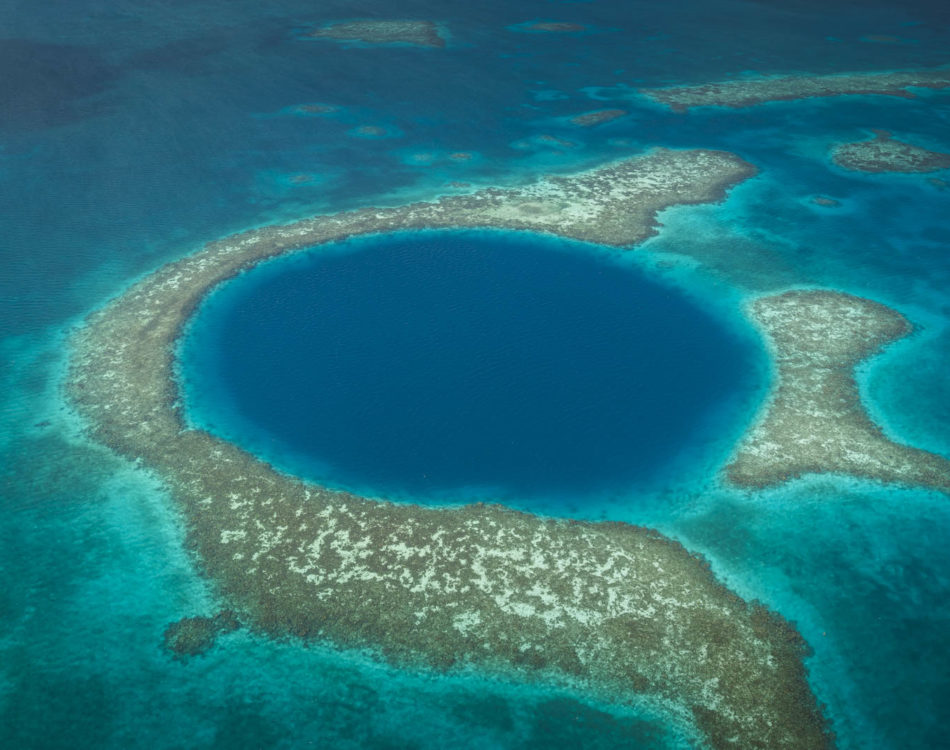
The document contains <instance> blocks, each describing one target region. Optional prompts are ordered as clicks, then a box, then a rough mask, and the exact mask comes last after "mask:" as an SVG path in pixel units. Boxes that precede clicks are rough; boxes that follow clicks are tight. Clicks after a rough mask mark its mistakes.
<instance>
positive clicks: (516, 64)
mask: <svg viewBox="0 0 950 750" xmlns="http://www.w3.org/2000/svg"><path fill="white" fill-rule="evenodd" d="M394 12H395V13H397V14H398V15H399V16H400V17H422V18H433V19H435V20H438V21H440V22H441V23H443V24H444V25H445V27H446V28H447V29H449V30H450V32H451V39H450V41H449V44H448V46H447V48H446V49H444V50H414V49H396V48H387V49H372V48H362V49H346V48H344V47H340V46H338V45H335V44H332V43H325V42H314V41H304V40H302V39H301V38H300V32H301V30H305V29H306V28H307V27H308V26H310V25H317V24H321V23H324V22H327V21H332V20H336V19H340V18H352V17H358V16H361V15H377V14H378V15H380V16H385V15H387V14H390V13H394ZM948 13H950V11H948V6H947V4H946V3H943V2H920V1H919V0H911V1H909V2H903V3H900V4H896V3H892V2H883V1H880V2H867V3H860V4H856V3H844V2H842V3H827V2H817V1H812V0H808V1H805V0H796V1H793V2H787V3H781V4H776V3H761V2H751V1H739V0H734V1H733V0H728V1H727V0H715V2H707V1H704V2H698V0H697V1H696V2H690V1H688V0H683V2H674V3H667V4H665V5H662V4H661V5H657V4H656V3H646V2H628V3H613V2H606V1H605V0H604V1H600V2H596V1H595V2H585V3H549V2H540V1H539V2H524V3H516V4H513V3H495V2H486V3H478V4H460V3H456V4H451V5H448V4H445V3H431V2H424V1H419V2H416V1H412V2H410V1H408V0H407V1H406V2H402V3H399V4H398V8H396V9H395V10H394V7H393V6H392V4H391V3H389V4H385V5H384V4H380V3H369V4H366V3H364V4H362V5H361V6H359V7H356V6H354V5H353V4H352V3H349V2H344V1H343V0H336V1H335V2H332V3H322V4H319V7H318V6H317V5H315V4H314V3H312V2H302V1H300V2H296V1H292V0H288V1H287V2H282V3H280V4H279V5H275V4H262V3H259V2H246V1H244V0H237V1H236V2H229V3H226V4H225V3H222V2H189V3H182V2H150V3H144V2H140V0H116V2H111V3H109V4H108V5H107V6H106V5H103V4H101V3H92V2H61V1H58V2H49V3H29V4H27V3H20V2H13V1H12V0H7V1H5V2H0V22H2V28H3V35H4V36H5V37H6V39H4V40H0V67H2V72H3V73H4V75H3V76H0V105H2V110H3V113H4V116H3V118H0V222H2V228H3V234H2V241H0V243H2V244H0V256H2V260H3V264H2V266H0V269H2V270H0V335H3V336H4V338H3V340H2V342H0V384H2V390H0V392H2V393H3V401H2V404H0V450H2V455H0V502H2V514H0V571H2V574H3V577H4V580H5V581H6V582H7V585H5V586H3V587H0V744H2V745H3V746H4V747H6V746H9V747H40V748H47V747H48V748H60V747H63V748H64V747H70V748H94V747H95V748H100V747H123V748H125V747H129V746H142V747H146V746H147V747H169V748H171V747H182V746H189V747H202V748H212V747H229V748H233V747H249V748H250V747H261V746H276V747H310V746H318V747H344V748H348V747H444V746H459V747H499V748H502V747H504V748H508V747H511V748H529V747H539V748H540V747H558V746H562V747H578V746H582V747H596V746H598V745H597V743H600V745H599V746H601V747H615V746H624V745H626V746H634V747H640V746H642V747H663V746H666V745H668V744H670V743H672V742H674V740H672V739H670V738H669V737H667V736H666V735H665V734H664V732H663V730H662V729H661V728H657V726H656V725H655V724H644V723H642V722H639V721H638V719H637V718H636V717H635V716H631V715H630V714H629V713H627V714H624V713H622V712H620V711H618V710H616V709H609V710H608V709H607V708H606V707H603V706H601V707H583V706H581V705H580V704H579V703H577V702H570V700H569V698H568V697H566V696H563V695H552V694H550V692H549V691H548V692H546V691H545V688H544V686H538V687H537V689H535V688H532V689H531V690H528V689H526V688H515V687H512V686H507V685H498V684H487V683H485V682H479V681H477V680H472V681H469V682H466V681H464V680H463V681H454V680H448V679H437V678H434V677H430V676H424V675H423V676H419V675H404V674H396V673H392V672H388V671H385V670H380V669H378V668H374V667H369V666H366V665H363V664H361V663H360V662H359V661H358V660H356V659H354V658H351V657H345V656H343V657H341V656H339V655H333V654H329V653H327V654H316V653H315V652H313V651H305V650H302V649H300V648H298V647H297V646H296V645H295V644H292V643H288V644H270V643H266V642H262V641H258V640H256V639H254V638H253V637H251V636H248V635H246V634H235V635H234V636H231V637H229V638H227V639H225V640H224V641H223V642H222V643H221V645H220V646H219V648H217V649H216V650H215V651H213V652H212V653H211V654H209V655H208V656H206V657H204V658H201V659H196V660H193V661H192V662H190V663H188V664H186V665H182V664H179V663H176V662H172V661H171V660H169V659H168V657H167V656H166V655H165V654H163V653H162V651H161V650H160V648H159V643H160V637H161V632H162V630H163V629H164V627H165V625H166V624H167V623H168V622H170V621H172V620H175V619H178V618H180V617H183V616H188V615H193V614H198V613H209V612H213V611H214V610H215V609H216V608H217V607H219V606H220V603H219V602H217V601H215V597H214V592H213V590H212V589H211V587H210V586H209V584H208V582H207V581H205V580H203V579H201V578H199V577H198V576H196V574H195V572H194V568H193V566H192V564H191V561H190V560H189V559H188V557H187V555H186V554H185V553H184V552H183V551H182V534H181V530H180V519H179V518H178V517H177V515H176V513H175V510H174V508H173V507H171V506H170V504H169V501H168V499H167V497H165V496H164V495H163V493H162V491H161V489H160V487H159V486H158V485H157V483H156V482H155V481H154V480H152V479H150V478H149V477H147V476H142V473H141V472H139V471H137V470H135V469H133V468H130V467H129V466H128V465H126V464H123V463H121V462H119V461H117V460H115V459H113V458H111V457H110V456H109V455H108V454H107V453H106V452H105V451H103V450H102V449H99V448H97V447H95V446H90V445H89V444H88V443H87V442H86V440H85V439H84V438H83V437H82V435H81V434H80V433H79V430H78V427H77V426H76V425H74V424H73V423H72V421H71V420H70V418H69V415H68V413H67V412H65V411H63V409H62V401H61V397H60V394H59V392H58V390H57V387H56V386H57V378H58V377H59V375H60V373H61V370H62V364H63V357H64V352H63V342H64V333H65V331H66V330H67V329H68V328H69V326H71V325H73V324H75V323H76V322H77V320H78V318H77V316H79V315H81V314H82V313H84V312H85V311H87V310H90V309H92V308H94V307H96V306H98V305H100V304H102V302H103V301H104V300H105V299H107V298H108V297H109V296H110V295H113V294H115V293H117V292H118V291H120V290H121V289H122V288H123V287H124V286H125V285H126V284H128V283H129V282H130V281H131V280H132V279H134V278H135V277H137V276H138V275H140V274H142V273H146V272H147V271H149V270H151V269H152V268H154V267H155V266H157V265H158V264H160V263H161V262H164V261H166V260H169V259H172V258H175V257H178V256H179V255H181V254H182V253H185V252H188V251H190V250H192V249H194V248H195V247H197V246H198V245H199V244H200V243H202V242H204V241H206V240H208V239H211V238H214V237H216V236H220V235H223V234H227V233H229V232H231V231H234V230H237V229H240V228H242V227H246V226H251V225H258V224H262V223H267V222H269V221H274V220H286V219H292V218H295V217H298V216H301V215H306V214H308V213H311V212H313V211H320V210H322V211H329V210H336V209H338V208H344V207H348V206H353V205H366V204H371V203H380V202H388V203H394V202H401V201H403V200H406V199H410V198H416V197H419V196H424V195H432V194H434V193H438V192H454V191H457V190H458V189H459V188H456V187H453V186H452V185H451V184H450V183H458V182H467V183H472V184H495V183H498V184H513V183H518V182H520V181H522V180H525V179H529V178H530V176H531V175H532V174H535V173H537V172H541V171H549V170H554V171H556V170H559V169H561V170H568V169H570V168H573V167H575V166H584V165H593V164H596V163H600V162H601V161H602V160H604V159H607V158H614V157H620V156H626V155H628V154H630V153H632V152H634V151H636V150H637V149H639V148H641V147H644V146H648V145H654V144H659V145H668V146H704V147H718V148H726V149H730V150H734V151H736V152H737V153H739V154H741V155H742V156H744V157H745V158H747V159H749V160H751V161H753V162H754V163H756V164H757V165H758V166H759V167H760V168H761V169H762V172H761V174H760V176H759V177H757V178H755V179H753V180H751V181H749V182H748V183H747V184H745V185H743V186H740V187H739V188H738V189H737V190H735V191H734V192H733V194H732V196H731V198H730V199H729V201H727V202H726V203H725V204H723V205H721V206H715V207H690V208H682V209H673V210H670V211H667V212H665V213H664V214H663V216H662V217H661V219H662V221H663V223H664V225H665V226H664V229H663V231H662V232H661V234H660V236H658V237H657V238H655V239H653V240H651V241H650V242H648V243H646V245H645V247H644V248H643V250H642V251H638V252H641V253H643V256H642V257H643V258H644V260H643V261H642V262H643V264H644V265H648V266H651V268H652V269H653V270H652V271H651V273H655V274H657V275H659V276H661V277H666V278H668V279H669V281H670V282H671V283H674V284H676V285H677V287H678V288H680V289H689V290H691V293H693V294H697V295H701V296H702V298H703V300H705V302H703V300H700V301H701V302H702V303H703V304H710V305H711V304H713V303H715V304H718V305H720V306H722V307H723V308H729V309H732V310H734V309H735V306H736V304H738V302H740V301H741V299H742V296H743V295H744V294H747V293H758V292H762V291H769V290H777V289H781V288H784V287H785V286H787V285H826V286H831V287H836V288H843V289H847V290H849V291H853V292H857V293H861V294H866V295H869V296H871V297H874V298H875V299H879V300H880V301H882V302H884V303H886V304H891V305H894V306H896V307H897V308H898V309H901V310H902V311H904V312H905V313H906V314H908V315H909V316H910V317H911V318H912V319H913V320H914V321H915V323H917V324H918V325H919V326H920V327H921V330H920V332H919V334H918V335H917V337H916V338H915V339H914V340H913V341H910V342H908V344H907V345H906V347H905V348H903V349H901V350H900V353H895V355H894V356H892V357H886V358H885V359H884V360H882V362H881V364H880V366H879V367H877V368H875V367H871V368H869V369H868V371H867V372H866V373H865V374H864V375H863V376H862V382H863V383H864V386H865V388H866V393H867V394H868V395H869V396H870V397H871V398H873V399H874V403H873V407H874V412H875V414H876V415H879V418H881V419H882V421H885V422H886V424H887V427H888V429H889V430H891V431H893V432H894V433H895V434H898V435H900V436H903V437H905V438H906V439H908V440H914V441H918V442H919V443H920V444H921V445H925V446H927V447H929V448H931V449H933V450H938V451H943V452H946V451H947V450H948V448H947V446H950V423H948V417H947V413H946V403H947V398H946V395H947V387H948V386H947V383H948V381H947V367H946V364H947V362H948V360H950V355H948V347H950V342H948V339H947V336H946V333H945V331H946V330H947V325H948V322H950V298H948V289H950V255H948V253H947V247H948V244H950V243H948V240H950V211H948V210H947V207H948V201H950V192H947V191H946V190H941V189H940V188H939V187H937V186H934V185H932V184H930V183H928V182H927V181H926V179H925V178H924V177H920V176H913V175H911V176H887V175H883V176H863V175H855V174H850V173H845V172H842V171H841V170H839V169H837V168H835V167H833V166H832V165H831V164H830V163H829V162H828V159H827V147H828V146H829V145H830V144H831V142H833V141H835V140H838V139H855V138H859V137H863V134H864V133H865V132H866V129H867V128H872V127H874V128H885V129H889V130H892V131H893V132H894V133H895V134H896V135H898V136H900V137H904V138H908V139H912V140H915V141H916V142H919V143H921V144H922V145H926V146H928V147H930V148H938V149H941V150H945V151H948V150H950V136H948V132H950V95H948V94H947V93H945V92H944V93H940V92H923V93H922V95H921V96H920V98H918V99H912V100H907V99H892V98H878V99H875V98H871V97H866V98H864V97H858V98H848V99H837V100H821V101H812V102H789V103H780V104H774V105H767V106H763V107H760V108H756V109H752V110H745V111H730V110H709V111H696V112H691V113H690V114H689V115H686V116H680V115H674V114H671V113H669V112H666V111H664V110H662V109H660V108H657V107H655V106H653V105H650V104H648V103H646V102H644V101H643V100H640V99H638V98H637V97H636V96H635V93H634V92H635V89H636V88H637V87H638V86H640V85H653V84H657V83H664V82H681V81H682V82H689V81H701V80H707V79H715V78H719V77H722V76H727V75H738V74H742V73H746V72H763V73H781V72H788V71H798V70H807V71H814V72H831V71H839V70H841V71H843V70H855V69H859V70H860V69H890V68H893V69H898V68H904V67H908V66H915V65H937V64H943V63H946V62H947V61H948V60H947V58H946V54H947V53H946V51H947V49H950V30H948V29H950V18H948ZM535 20H564V21H570V22H577V23H582V24H585V25H586V26H588V27H589V28H588V31H586V32H585V33H581V34H571V35H545V34H527V33H519V32H518V31H510V30H509V27H514V26H517V25H518V24H523V23H526V22H528V23H529V22H531V21H535ZM867 35H891V36H894V37H897V38H898V39H897V41H896V42H893V43H881V42H869V41H864V40H863V38H864V37H866V36H867ZM313 102H324V103H328V104H334V105H337V106H338V107H339V109H338V110H337V111H335V112H333V113H330V114H327V115H307V116H303V115H297V114H293V108H294V107H295V106H297V105H299V104H304V103H313ZM605 107H621V108H625V109H627V110H628V111H629V114H628V116H627V117H624V118H621V119H618V120H616V121H614V122H612V123H609V124H606V125H603V126H600V127H597V128H592V129H578V128H575V127H572V126H570V125H569V122H568V118H569V116H571V115H574V114H576V113H579V112H584V111H589V110H592V109H600V108H605ZM362 125H371V126H376V127H381V128H383V129H384V131H385V132H386V133H387V134H388V135H390V136H391V137H386V138H377V139H369V138H358V137H356V136H355V135H353V133H354V131H355V129H357V128H359V127H360V126H362ZM540 135H553V136H556V137H558V138H561V139H563V140H566V141H570V142H571V143H572V144H574V145H571V146H562V147H559V148H553V147H551V146H550V145H547V144H549V143H550V141H548V140H545V139H540V138H539V137H538V136H540ZM458 151H465V152H469V153H471V154H472V158H471V159H468V160H456V159H450V158H449V154H452V153H454V152H458ZM427 155H430V156H427ZM937 176H939V177H943V178H944V179H948V175H946V174H943V175H937ZM298 178H300V179H298ZM815 194H822V195H828V196H831V197H834V198H836V199H838V200H839V201H841V205H840V206H839V207H837V208H830V209H825V208H821V207H818V206H815V205H814V204H812V203H811V202H810V201H811V198H812V197H813V196H814V195H815ZM696 465H697V466H699V465H700V464H699V463H697V464H696ZM714 471H715V467H714V466H708V467H707V471H706V475H705V477H704V479H705V480H706V481H703V482H698V483H697V484H696V485H693V484H690V485H689V486H688V487H685V488H683V489H678V490H674V491H669V492H660V491H657V492H653V493H647V494H646V495H644V496H642V497H641V496H637V497H636V498H630V497H620V498H617V501H616V502H614V503H612V504H610V505H609V506H606V505H605V506H602V507H604V511H603V512H604V514H605V515H607V516H609V517H612V518H623V519H626V520H630V521H634V522H637V523H642V524H647V525H653V526H656V527H658V528H660V529H661V530H662V531H664V532H665V533H668V534H671V535H673V536H676V537H678V538H680V539H682V540H683V541H684V543H686V544H687V546H688V547H689V548H690V549H693V550H696V551H699V552H703V553H705V554H708V555H709V556H710V558H711V559H712V561H713V566H714V570H715V571H716V572H717V573H718V574H720V575H722V576H724V577H725V579H726V581H727V582H728V583H729V585H731V586H733V587H734V588H735V589H736V590H737V591H739V592H740V593H741V594H742V595H744V596H747V597H750V598H751V597H758V598H760V599H762V600H763V601H765V602H766V603H768V604H769V605H770V606H773V607H775V608H777V609H778V610H779V611H781V612H782V613H783V614H785V615H786V616H787V617H789V618H791V619H794V620H796V621H797V623H798V625H799V627H800V628H801V630H802V632H803V633H804V635H805V636H806V638H807V639H808V640H809V642H811V643H812V644H813V646H814V647H815V651H816V655H815V657H814V658H813V659H812V660H811V661H810V669H811V674H812V677H813V685H814V687H815V689H816V691H817V693H818V695H819V698H820V699H821V700H823V701H825V702H827V703H828V705H829V711H830V714H831V716H832V718H833V719H834V722H835V728H836V730H837V731H838V736H839V742H840V745H841V746H842V747H849V748H866V747H881V748H901V749H903V748H931V747H940V746H941V745H944V744H946V742H945V737H944V734H945V733H944V721H943V716H942V713H943V712H942V710H941V709H942V707H943V706H946V705H950V678H948V675H950V656H948V654H950V650H948V649H947V637H946V632H947V628H946V624H947V622H948V619H950V611H948V604H947V602H948V601H950V597H947V595H946V594H947V590H948V581H947V570H948V569H950V559H948V557H947V552H946V549H947V545H946V544H945V539H946V536H947V533H948V531H950V517H948V515H947V511H946V507H947V505H946V498H944V497H934V496H932V495H927V494H925V493H917V492H912V491H897V490H893V489H886V488H875V487H870V486H865V485H859V484H855V483H849V482H846V481H841V480H830V479H829V480H824V481H822V482H816V483H802V484H800V485H797V486H795V487H793V488H790V489H788V490H787V491H776V492H773V493H764V494H755V495H752V496H745V495H741V494H734V493H730V492H728V491H726V490H721V489H719V490H717V489H715V481H714ZM696 487H701V488H702V491H701V492H700V491H698V490H697V489H696ZM634 500H635V501H634ZM552 507H554V506H553V505H552ZM555 510H557V511H558V512H568V510H569V509H568V507H567V505H566V504H561V505H558V506H556V508H555ZM570 512H576V513H577V514H579V515H582V514H583V513H584V506H583V504H577V506H576V507H575V508H574V509H573V510H571V511H570ZM565 701H567V702H565Z"/></svg>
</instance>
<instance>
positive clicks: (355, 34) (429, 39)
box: [310, 21, 445, 47]
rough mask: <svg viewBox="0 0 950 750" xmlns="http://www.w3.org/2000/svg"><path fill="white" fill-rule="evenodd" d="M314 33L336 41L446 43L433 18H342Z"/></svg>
mask: <svg viewBox="0 0 950 750" xmlns="http://www.w3.org/2000/svg"><path fill="white" fill-rule="evenodd" d="M310 36H311V37H313V38H314V39H330V40H333V41H336V42H363V43H364V44H409V45H412V46H414V47H444V46H445V39H443V38H442V35H441V34H440V33H439V27H438V26H437V25H436V24H434V23H433V22H432V21H340V22H337V23H331V24H327V25H326V26H322V27H320V28H319V29H315V30H314V31H311V32H310Z"/></svg>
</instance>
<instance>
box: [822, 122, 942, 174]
mask: <svg viewBox="0 0 950 750" xmlns="http://www.w3.org/2000/svg"><path fill="white" fill-rule="evenodd" d="M871 132H873V133H874V137H873V138H871V139H870V140H867V141H856V142H854V143H841V144H839V145H838V146H836V147H835V148H834V150H833V151H832V152H831V158H832V160H833V161H834V163H835V164H837V165H838V166H839V167H843V168H844V169H850V170H852V171H855V172H937V171H939V170H941V169H950V154H945V153H941V152H940V151H928V150H927V149H925V148H921V147H920V146H915V145H914V144H912V143H905V142H904V141H899V140H897V139H896V138H894V137H892V136H891V134H890V133H889V132H888V131H886V130H873V131H871Z"/></svg>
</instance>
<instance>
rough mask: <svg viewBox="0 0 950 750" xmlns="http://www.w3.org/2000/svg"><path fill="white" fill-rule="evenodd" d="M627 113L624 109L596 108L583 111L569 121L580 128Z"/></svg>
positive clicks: (599, 123) (614, 118)
mask: <svg viewBox="0 0 950 750" xmlns="http://www.w3.org/2000/svg"><path fill="white" fill-rule="evenodd" d="M625 114H627V110H625V109H598V110H596V111H594V112H584V113H582V114H579V115H575V116H574V117H572V118H571V123H572V124H574V125H580V126H581V127H582V128H590V127H593V126H594V125H601V124H603V123H605V122H610V121H611V120H616V119H617V118H618V117H623V116H624V115H625Z"/></svg>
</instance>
